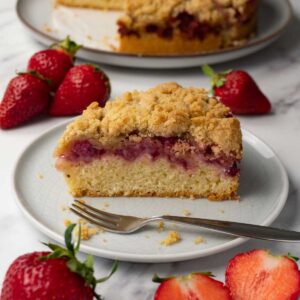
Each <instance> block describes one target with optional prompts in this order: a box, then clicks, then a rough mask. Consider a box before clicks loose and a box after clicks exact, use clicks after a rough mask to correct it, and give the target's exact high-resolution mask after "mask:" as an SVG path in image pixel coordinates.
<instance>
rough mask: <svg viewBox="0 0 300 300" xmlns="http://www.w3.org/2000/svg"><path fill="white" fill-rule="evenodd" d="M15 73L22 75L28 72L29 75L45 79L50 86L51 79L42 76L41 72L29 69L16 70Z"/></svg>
mask: <svg viewBox="0 0 300 300" xmlns="http://www.w3.org/2000/svg"><path fill="white" fill-rule="evenodd" d="M16 73H17V75H24V74H29V75H31V76H35V77H37V78H38V79H41V80H43V81H45V82H46V83H47V84H48V85H49V86H51V80H50V79H48V78H46V77H44V76H43V75H42V74H40V73H39V72H38V71H35V70H29V71H26V72H16Z"/></svg>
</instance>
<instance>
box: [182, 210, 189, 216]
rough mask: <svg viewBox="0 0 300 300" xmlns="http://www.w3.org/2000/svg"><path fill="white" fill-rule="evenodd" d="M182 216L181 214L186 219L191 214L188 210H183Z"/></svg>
mask: <svg viewBox="0 0 300 300" xmlns="http://www.w3.org/2000/svg"><path fill="white" fill-rule="evenodd" d="M182 214H183V215H184V216H185V217H188V216H190V215H191V212H190V211H189V210H187V209H184V210H183V211H182Z"/></svg>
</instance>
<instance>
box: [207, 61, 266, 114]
mask: <svg viewBox="0 0 300 300" xmlns="http://www.w3.org/2000/svg"><path fill="white" fill-rule="evenodd" d="M202 71H203V73H204V74H205V75H207V76H209V77H210V78H211V85H212V92H213V94H214V95H215V96H217V97H219V99H220V100H221V102H222V103H223V104H225V105H227V106H228V107H229V108H230V109H231V111H232V112H233V113H234V114H241V115H243V114H245V115H247V114H249V115H255V114H256V115H257V114H267V113H269V112H270V110H271V103H270V101H269V100H268V99H267V97H266V96H265V95H264V94H263V93H262V91H261V90H260V89H259V87H258V86H257V84H256V83H255V81H254V80H253V78H252V77H251V76H250V75H249V74H248V73H247V72H245V71H241V70H233V71H227V72H222V73H215V71H214V70H213V69H212V68H211V67H209V66H208V65H205V66H203V67H202Z"/></svg>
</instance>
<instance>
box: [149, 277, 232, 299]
mask: <svg viewBox="0 0 300 300" xmlns="http://www.w3.org/2000/svg"><path fill="white" fill-rule="evenodd" d="M157 279H158V277H155V278H154V279H153V281H155V282H161V281H162V282H161V284H160V285H159V287H158V289H157V290H156V293H155V296H154V300H229V299H231V298H230V295H229V291H228V289H227V287H226V286H224V284H223V283H222V282H220V281H218V280H215V279H213V278H211V274H210V273H207V274H206V273H192V274H189V275H187V276H180V277H171V278H167V279H159V280H157Z"/></svg>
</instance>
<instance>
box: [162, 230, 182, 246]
mask: <svg viewBox="0 0 300 300" xmlns="http://www.w3.org/2000/svg"><path fill="white" fill-rule="evenodd" d="M179 241H181V236H180V234H179V233H178V232H177V231H169V233H168V236H167V237H166V238H165V239H164V240H162V241H161V242H160V243H161V245H165V246H170V245H173V244H175V243H178V242H179Z"/></svg>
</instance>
